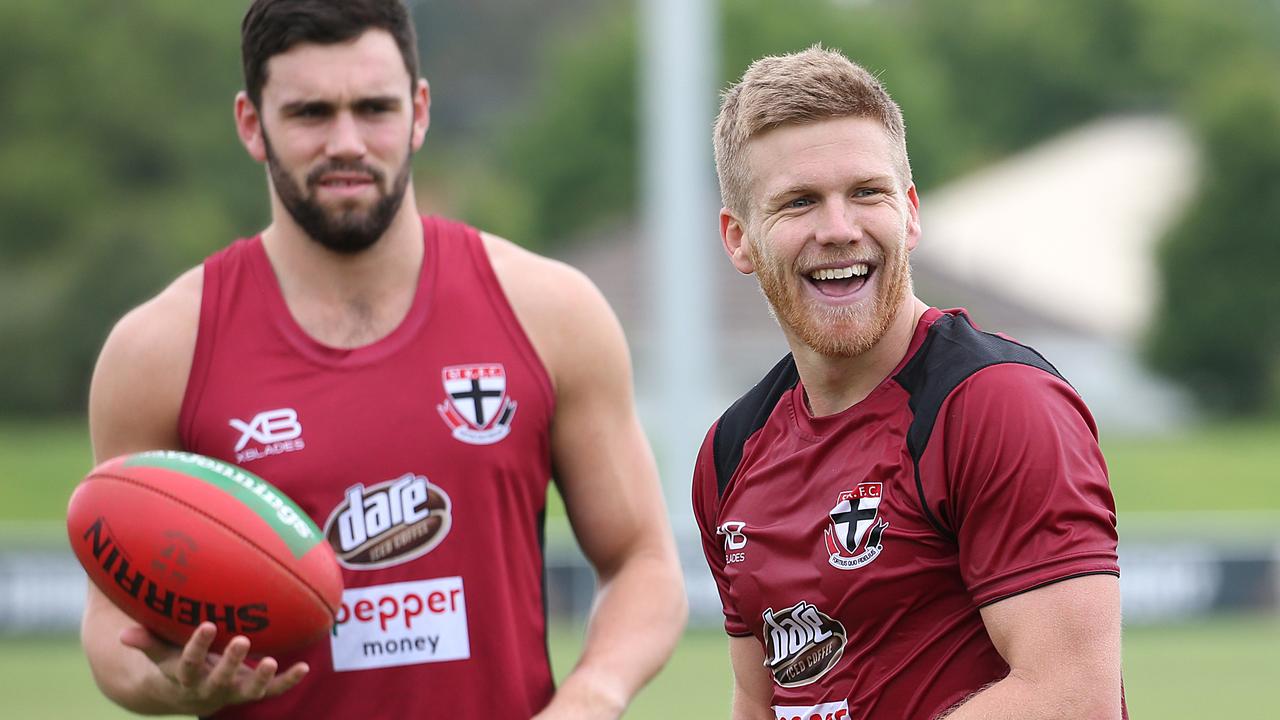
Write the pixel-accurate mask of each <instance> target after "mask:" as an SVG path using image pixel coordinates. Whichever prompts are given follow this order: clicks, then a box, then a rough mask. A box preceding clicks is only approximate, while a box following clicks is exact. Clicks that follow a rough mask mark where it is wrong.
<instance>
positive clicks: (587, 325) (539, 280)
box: [481, 233, 629, 382]
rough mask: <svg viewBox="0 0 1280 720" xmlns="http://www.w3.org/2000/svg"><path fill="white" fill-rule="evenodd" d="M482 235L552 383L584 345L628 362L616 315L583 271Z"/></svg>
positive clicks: (571, 368) (572, 364)
mask: <svg viewBox="0 0 1280 720" xmlns="http://www.w3.org/2000/svg"><path fill="white" fill-rule="evenodd" d="M481 237H482V238H483V240H484V246H485V251H486V252H487V253H488V255H489V261H490V262H491V263H492V264H493V269H494V273H495V274H496V275H497V276H498V282H499V284H500V285H501V286H502V290H503V292H504V293H506V296H507V300H508V301H509V302H510V303H511V307H512V309H513V310H514V311H515V314H516V318H517V319H518V320H519V321H520V325H521V326H522V327H523V328H524V330H525V333H526V334H528V336H529V339H530V340H531V341H532V342H533V345H534V349H535V350H537V352H538V355H539V356H540V357H541V358H542V361H543V363H544V364H546V366H547V368H548V370H549V371H550V372H551V375H552V380H553V382H555V381H556V380H557V378H558V377H563V376H565V375H566V374H569V373H573V372H575V368H576V366H577V364H578V363H579V362H580V360H581V358H583V357H585V355H584V354H583V353H581V352H579V350H581V349H582V348H584V347H594V348H597V349H599V350H602V351H603V350H606V349H609V348H612V347H616V348H617V349H618V350H620V351H621V353H622V361H623V362H629V360H627V359H625V356H626V345H625V341H624V340H623V338H622V332H621V328H620V327H619V326H618V321H617V318H616V317H614V314H613V311H612V309H610V307H609V304H608V302H607V301H606V300H605V298H604V295H602V294H601V293H600V290H599V289H598V288H596V286H595V284H594V283H592V282H591V280H590V279H589V278H588V277H587V276H586V275H585V274H584V273H583V272H582V271H580V270H578V269H577V268H574V267H572V266H571V265H568V264H566V263H563V262H561V261H559V260H554V259H552V258H548V257H544V256H542V255H538V254H537V253H534V252H531V251H529V250H526V249H524V248H522V247H520V246H518V245H516V244H515V243H513V242H511V241H509V240H505V239H503V238H500V237H498V236H496V235H491V234H488V233H481ZM604 356H605V357H607V356H608V355H607V354H605V355H604ZM596 357H597V358H599V357H601V355H599V354H598V355H597V356H596Z"/></svg>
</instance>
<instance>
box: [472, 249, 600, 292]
mask: <svg viewBox="0 0 1280 720" xmlns="http://www.w3.org/2000/svg"><path fill="white" fill-rule="evenodd" d="M480 236H481V237H482V238H483V239H484V247H485V251H486V252H487V253H488V254H489V261H490V262H491V263H493V269H494V272H495V273H496V274H497V275H498V281H499V282H500V283H501V284H502V289H503V290H504V291H506V293H507V296H508V299H510V300H511V301H512V303H519V306H518V307H517V308H516V309H517V311H520V310H521V309H523V307H524V306H526V305H527V306H543V305H545V306H547V307H548V309H552V308H554V307H555V306H556V305H558V304H561V303H574V302H576V301H578V300H581V299H582V296H583V295H595V294H597V292H596V290H595V286H594V285H593V284H592V283H591V281H590V280H589V279H587V276H586V275H584V274H583V273H582V272H581V271H580V270H578V269H577V268H574V267H573V266H571V265H568V264H566V263H563V262H561V261H559V260H554V259H552V258H549V257H546V256H543V255H539V254H537V253H535V252H532V251H530V250H526V249H525V248H522V247H520V246H519V245H517V244H515V243H513V242H511V241H510V240H507V239H505V238H501V237H498V236H497V235H491V234H489V233H481V234H480Z"/></svg>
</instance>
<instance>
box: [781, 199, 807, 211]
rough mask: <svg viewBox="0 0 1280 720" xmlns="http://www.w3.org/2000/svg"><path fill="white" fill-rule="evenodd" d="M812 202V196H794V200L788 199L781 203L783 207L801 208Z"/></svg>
mask: <svg viewBox="0 0 1280 720" xmlns="http://www.w3.org/2000/svg"><path fill="white" fill-rule="evenodd" d="M812 204H813V198H807V197H798V198H795V199H794V200H788V201H787V203H786V204H785V205H783V207H784V208H802V207H808V206H810V205H812Z"/></svg>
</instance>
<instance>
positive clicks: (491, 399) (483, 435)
mask: <svg viewBox="0 0 1280 720" xmlns="http://www.w3.org/2000/svg"><path fill="white" fill-rule="evenodd" d="M440 379H441V381H442V382H443V383H444V394H445V397H444V402H442V403H440V404H439V405H437V406H436V410H437V411H438V412H439V413H440V418H441V419H442V420H444V422H445V424H446V425H448V426H449V429H450V430H451V431H452V434H453V437H454V439H456V440H460V441H462V442H464V443H467V444H469V445H492V444H494V443H496V442H498V441H499V440H502V439H503V438H505V437H506V436H507V434H508V433H510V432H511V420H512V418H513V417H515V414H516V401H515V400H512V399H511V398H509V397H507V370H506V368H504V367H503V366H502V364H501V363H488V364H475V365H451V366H449V367H446V368H444V369H443V370H441V371H440Z"/></svg>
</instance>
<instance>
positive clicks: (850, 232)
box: [815, 199, 864, 245]
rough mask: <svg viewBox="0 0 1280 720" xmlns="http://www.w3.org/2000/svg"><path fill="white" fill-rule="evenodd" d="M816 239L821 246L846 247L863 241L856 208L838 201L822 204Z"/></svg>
mask: <svg viewBox="0 0 1280 720" xmlns="http://www.w3.org/2000/svg"><path fill="white" fill-rule="evenodd" d="M815 234H816V236H817V237H816V239H817V241H818V242H819V243H821V244H823V245H848V244H850V243H855V242H858V241H859V240H862V239H863V237H864V236H863V232H862V223H861V220H860V219H859V217H858V208H856V207H853V206H852V203H849V202H843V201H841V200H839V199H837V200H833V201H829V202H824V203H823V204H822V207H821V208H820V212H819V214H818V227H817V232H816V233H815Z"/></svg>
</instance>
